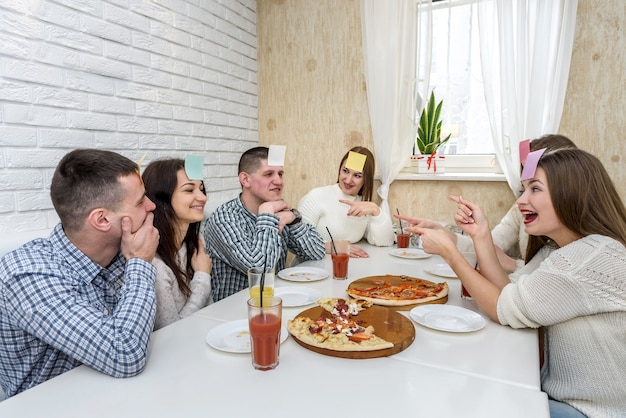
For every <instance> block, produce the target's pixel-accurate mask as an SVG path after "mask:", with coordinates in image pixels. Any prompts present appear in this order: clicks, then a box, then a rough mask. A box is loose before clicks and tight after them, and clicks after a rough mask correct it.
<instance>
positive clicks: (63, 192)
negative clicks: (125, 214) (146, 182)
mask: <svg viewBox="0 0 626 418" xmlns="http://www.w3.org/2000/svg"><path fill="white" fill-rule="evenodd" d="M133 173H136V174H137V175H139V167H138V166H137V164H136V163H134V162H133V161H131V160H130V159H128V158H126V157H124V156H122V155H120V154H117V153H115V152H112V151H105V150H97V149H78V150H74V151H71V152H69V153H67V154H66V155H65V156H64V157H63V158H62V159H61V161H60V162H59V164H58V165H57V168H56V170H55V171H54V175H53V176H52V184H51V186H50V197H51V199H52V204H53V205H54V209H55V210H56V212H57V214H58V215H59V218H60V219H61V223H62V224H63V228H64V229H65V230H66V231H69V232H76V231H79V230H80V229H81V228H82V226H83V224H84V223H85V219H87V216H88V215H89V213H90V212H91V211H92V210H93V209H96V208H106V209H110V210H117V209H118V208H119V207H120V205H121V203H122V201H123V200H124V197H125V190H124V189H123V187H122V185H121V184H120V182H119V179H120V178H121V177H125V176H128V175H130V174H133Z"/></svg>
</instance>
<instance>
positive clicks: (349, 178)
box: [339, 163, 363, 196]
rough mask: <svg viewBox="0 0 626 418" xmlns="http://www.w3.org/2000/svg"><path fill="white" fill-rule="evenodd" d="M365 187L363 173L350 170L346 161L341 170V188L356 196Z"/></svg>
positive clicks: (346, 192) (349, 194)
mask: <svg viewBox="0 0 626 418" xmlns="http://www.w3.org/2000/svg"><path fill="white" fill-rule="evenodd" d="M361 187H363V173H361V172H360V171H354V170H350V169H349V168H347V167H346V165H345V163H344V164H343V165H342V166H341V170H339V188H340V189H341V191H342V192H344V193H345V194H347V195H348V196H356V195H358V194H359V191H361Z"/></svg>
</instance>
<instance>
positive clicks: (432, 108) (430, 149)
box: [415, 92, 451, 154]
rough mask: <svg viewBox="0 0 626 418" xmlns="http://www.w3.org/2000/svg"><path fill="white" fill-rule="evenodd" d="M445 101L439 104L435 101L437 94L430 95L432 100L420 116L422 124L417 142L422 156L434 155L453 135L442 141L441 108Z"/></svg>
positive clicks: (429, 100) (419, 127) (420, 124)
mask: <svg viewBox="0 0 626 418" xmlns="http://www.w3.org/2000/svg"><path fill="white" fill-rule="evenodd" d="M442 106H443V100H442V101H440V102H439V103H438V104H437V103H436V101H435V92H431V93H430V99H428V103H427V104H426V107H425V108H424V110H422V114H421V115H420V123H419V126H418V127H417V138H416V139H415V142H416V144H417V148H418V149H419V152H420V154H432V153H434V152H436V151H437V149H438V148H439V147H440V146H442V145H444V144H445V143H446V142H448V141H449V140H450V136H451V134H448V136H447V137H446V138H445V139H444V140H443V141H442V140H441V124H442V121H441V120H440V116H441V107H442Z"/></svg>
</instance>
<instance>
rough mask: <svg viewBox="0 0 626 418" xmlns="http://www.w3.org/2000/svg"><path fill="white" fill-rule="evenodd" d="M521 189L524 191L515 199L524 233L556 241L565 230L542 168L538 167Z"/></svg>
mask: <svg viewBox="0 0 626 418" xmlns="http://www.w3.org/2000/svg"><path fill="white" fill-rule="evenodd" d="M522 187H523V189H524V190H523V192H522V195H521V196H520V197H519V199H517V205H518V207H519V209H520V211H521V212H522V215H523V216H524V229H525V231H526V232H527V233H528V234H529V235H536V236H541V235H544V236H547V237H550V238H552V239H553V240H557V237H558V236H559V235H560V234H561V233H562V232H563V230H564V229H566V228H565V226H564V225H563V224H562V223H561V221H560V219H559V217H558V216H557V214H556V211H555V210H554V206H553V204H552V197H551V195H550V189H549V187H548V181H547V177H546V173H545V171H544V170H543V168H541V167H538V168H537V171H536V172H535V176H534V177H533V178H531V179H528V180H524V181H523V182H522Z"/></svg>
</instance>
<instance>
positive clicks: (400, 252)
mask: <svg viewBox="0 0 626 418" xmlns="http://www.w3.org/2000/svg"><path fill="white" fill-rule="evenodd" d="M389 254H391V255H393V256H394V257H400V258H412V259H418V258H428V257H430V256H431V255H432V254H428V253H425V252H424V250H418V249H417V248H396V249H395V250H391V251H389Z"/></svg>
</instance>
